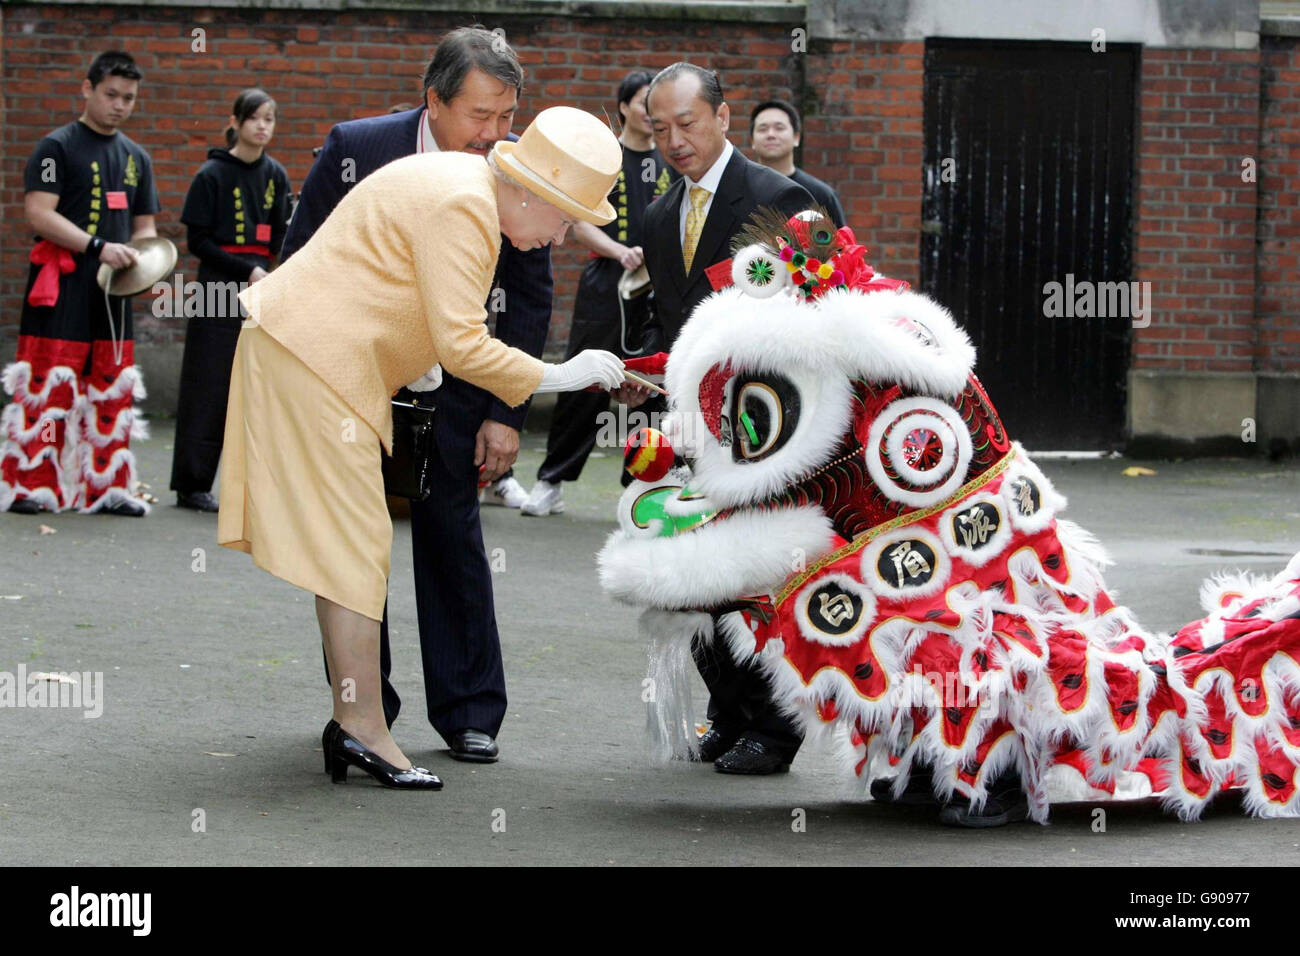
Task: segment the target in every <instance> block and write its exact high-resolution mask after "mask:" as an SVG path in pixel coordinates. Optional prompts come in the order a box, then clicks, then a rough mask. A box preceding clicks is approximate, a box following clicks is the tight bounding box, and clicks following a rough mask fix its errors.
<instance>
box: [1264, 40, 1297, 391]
mask: <svg viewBox="0 0 1300 956" xmlns="http://www.w3.org/2000/svg"><path fill="white" fill-rule="evenodd" d="M1260 74H1261V77H1260V82H1261V86H1262V91H1263V102H1262V108H1261V116H1260V134H1259V219H1258V230H1259V234H1258V242H1259V248H1258V259H1257V261H1256V278H1255V311H1256V315H1257V319H1258V322H1259V344H1260V370H1261V371H1264V372H1291V373H1296V372H1300V319H1298V318H1297V314H1298V313H1300V255H1297V253H1296V238H1297V237H1300V215H1298V212H1300V210H1298V209H1297V206H1300V160H1298V159H1297V158H1296V147H1297V146H1300V39H1297V38H1296V37H1264V38H1262V42H1261V50H1260Z"/></svg>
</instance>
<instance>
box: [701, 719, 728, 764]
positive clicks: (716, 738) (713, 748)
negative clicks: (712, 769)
mask: <svg viewBox="0 0 1300 956" xmlns="http://www.w3.org/2000/svg"><path fill="white" fill-rule="evenodd" d="M734 746H736V738H735V737H732V736H729V735H727V734H724V733H723V732H722V731H720V730H715V729H714V728H712V727H710V728H709V729H708V730H706V731H705V732H704V733H702V734H700V761H701V762H702V763H713V761H715V760H717V759H718V758H719V757H721V756H722V755H723V754H725V753H726V752H727V751H728V750H730V749H731V748H732V747H734Z"/></svg>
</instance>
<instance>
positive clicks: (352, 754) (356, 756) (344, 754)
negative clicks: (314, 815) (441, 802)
mask: <svg viewBox="0 0 1300 956" xmlns="http://www.w3.org/2000/svg"><path fill="white" fill-rule="evenodd" d="M327 729H328V728H327ZM329 761H330V779H331V780H332V781H334V782H335V783H347V782H348V767H350V766H351V767H356V768H357V769H358V770H364V771H365V772H366V773H368V774H370V776H372V777H374V778H375V779H376V780H378V781H379V782H380V783H382V784H383V785H384V786H385V787H392V788H394V789H397V790H441V789H442V781H441V780H439V779H438V778H437V777H435V776H434V775H433V774H431V773H429V771H427V770H425V769H424V768H423V767H410V768H408V769H406V770H399V769H398V768H397V767H394V766H393V765H392V764H391V763H389V762H388V761H387V760H385V759H384V758H383V757H381V756H379V755H378V754H377V753H375V752H374V751H373V750H371V749H370V748H369V747H367V746H366V745H365V744H363V743H362V742H361V741H359V740H357V738H356V737H353V736H352V735H351V734H350V733H348V732H347V731H346V730H344V729H343V728H342V727H339V728H338V729H337V730H335V731H334V735H333V737H332V738H331V739H330V749H329Z"/></svg>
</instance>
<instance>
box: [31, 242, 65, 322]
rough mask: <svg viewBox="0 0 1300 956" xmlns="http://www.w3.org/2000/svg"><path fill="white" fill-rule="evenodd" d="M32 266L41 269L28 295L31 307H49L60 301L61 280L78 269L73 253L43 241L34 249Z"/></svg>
mask: <svg viewBox="0 0 1300 956" xmlns="http://www.w3.org/2000/svg"><path fill="white" fill-rule="evenodd" d="M30 261H31V263H32V265H37V266H40V267H41V271H40V272H38V273H36V281H35V282H33V283H32V290H31V291H30V292H28V293H27V302H28V304H30V305H37V306H49V305H54V304H55V303H56V302H58V301H59V278H60V277H62V276H64V275H66V274H67V273H69V272H72V271H74V270H75V269H76V268H77V263H76V260H74V259H73V258H72V253H71V252H69V251H68V250H67V249H64V248H63V247H62V246H60V245H56V244H54V243H53V242H50V240H48V239H42V240H41V241H40V242H38V243H36V245H35V246H33V247H32V254H31V257H30Z"/></svg>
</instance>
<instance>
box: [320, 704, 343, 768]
mask: <svg viewBox="0 0 1300 956" xmlns="http://www.w3.org/2000/svg"><path fill="white" fill-rule="evenodd" d="M338 729H339V722H338V721H337V720H335V719H334V718H332V717H331V718H330V722H329V723H328V724H326V725H325V729H324V730H323V731H322V732H321V735H320V749H321V752H322V753H324V754H325V772H326V773H329V772H330V769H331V768H332V767H333V764H334V762H333V761H332V760H330V750H331V749H333V739H334V732H335V731H336V730H338Z"/></svg>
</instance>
